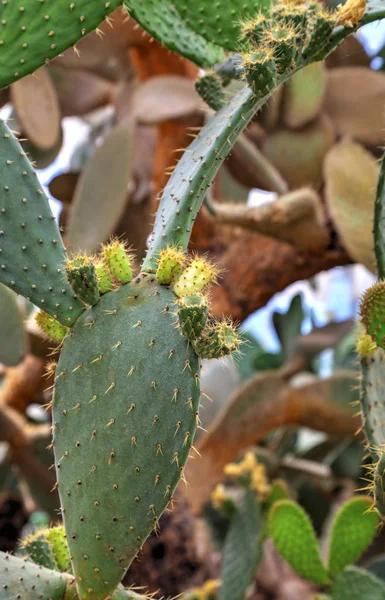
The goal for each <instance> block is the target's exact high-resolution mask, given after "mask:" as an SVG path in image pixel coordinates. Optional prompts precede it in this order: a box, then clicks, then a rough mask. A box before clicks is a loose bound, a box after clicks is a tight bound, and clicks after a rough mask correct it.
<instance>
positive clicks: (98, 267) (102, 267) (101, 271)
mask: <svg viewBox="0 0 385 600" xmlns="http://www.w3.org/2000/svg"><path fill="white" fill-rule="evenodd" d="M95 271H96V278H97V280H98V287H99V292H100V293H101V294H106V293H107V292H110V291H111V290H112V289H113V288H114V283H113V281H112V275H111V273H110V270H109V268H108V267H107V265H106V263H105V262H104V261H103V260H96V261H95Z"/></svg>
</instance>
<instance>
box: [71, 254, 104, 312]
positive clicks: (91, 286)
mask: <svg viewBox="0 0 385 600" xmlns="http://www.w3.org/2000/svg"><path fill="white" fill-rule="evenodd" d="M66 272H67V279H68V282H69V283H70V285H71V287H72V289H73V291H74V292H75V294H76V295H77V296H79V298H80V299H81V300H82V301H83V302H84V303H85V304H88V305H91V306H94V305H95V304H96V303H97V302H98V301H99V288H98V280H97V277H96V272H95V265H94V263H93V259H92V258H91V257H90V256H86V255H84V256H77V257H75V258H72V259H68V260H67V262H66Z"/></svg>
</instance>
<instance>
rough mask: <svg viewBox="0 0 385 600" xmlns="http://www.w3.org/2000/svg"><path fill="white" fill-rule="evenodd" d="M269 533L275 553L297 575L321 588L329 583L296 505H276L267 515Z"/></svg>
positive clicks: (308, 524)
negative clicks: (276, 552) (285, 561)
mask: <svg viewBox="0 0 385 600" xmlns="http://www.w3.org/2000/svg"><path fill="white" fill-rule="evenodd" d="M269 533H270V535H271V537H272V538H273V540H274V544H275V546H276V548H277V550H278V551H279V553H280V554H281V555H282V556H283V558H284V559H285V560H287V562H288V563H289V564H290V566H291V567H292V568H293V569H294V570H295V571H296V572H297V573H298V574H299V575H301V576H302V577H304V578H305V579H309V580H310V581H314V582H315V583H319V584H321V585H326V584H327V583H328V582H329V577H328V574H327V572H326V569H325V567H324V565H323V562H322V558H321V555H320V552H319V549H318V543H317V539H316V536H315V533H314V529H313V527H312V524H311V522H310V520H309V517H308V516H307V514H306V513H305V512H304V510H303V509H302V508H301V507H300V506H299V505H298V504H296V503H295V502H292V501H290V500H281V501H279V502H276V503H275V504H274V505H273V508H272V509H271V511H270V514H269Z"/></svg>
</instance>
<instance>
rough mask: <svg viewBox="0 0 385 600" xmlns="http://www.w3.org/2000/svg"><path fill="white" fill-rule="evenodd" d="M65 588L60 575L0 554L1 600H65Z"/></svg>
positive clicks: (63, 579) (64, 582) (63, 580)
mask: <svg viewBox="0 0 385 600" xmlns="http://www.w3.org/2000/svg"><path fill="white" fill-rule="evenodd" d="M65 588H66V580H65V578H64V576H63V575H61V574H60V573H55V572H54V571H49V570H48V569H45V568H43V567H39V566H37V565H34V564H33V563H32V562H29V561H23V560H21V559H20V558H16V557H14V556H10V555H8V554H3V553H2V552H1V553H0V600H14V598H15V599H16V598H20V599H22V600H63V597H64V592H65Z"/></svg>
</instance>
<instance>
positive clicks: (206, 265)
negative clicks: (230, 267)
mask: <svg viewBox="0 0 385 600" xmlns="http://www.w3.org/2000/svg"><path fill="white" fill-rule="evenodd" d="M217 274H218V269H217V267H215V266H214V265H213V264H212V263H210V262H209V261H208V260H206V259H205V258H194V259H193V260H192V261H191V262H190V264H189V265H188V266H187V267H186V268H185V269H184V270H183V272H182V274H181V275H180V277H179V279H177V281H176V282H175V284H174V292H175V294H176V295H177V296H179V297H181V296H190V295H195V294H198V293H199V292H201V291H202V290H204V288H205V287H206V286H207V285H209V283H211V282H212V281H214V280H215V278H216V276H217Z"/></svg>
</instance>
